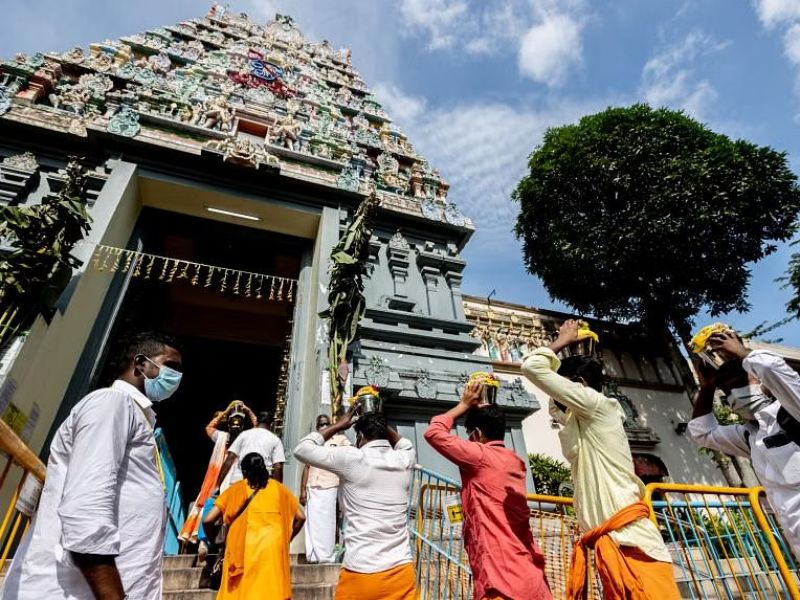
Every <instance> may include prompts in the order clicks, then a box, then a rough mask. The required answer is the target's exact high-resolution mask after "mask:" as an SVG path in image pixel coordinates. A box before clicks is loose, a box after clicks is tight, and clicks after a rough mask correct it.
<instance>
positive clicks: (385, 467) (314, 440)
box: [294, 432, 416, 573]
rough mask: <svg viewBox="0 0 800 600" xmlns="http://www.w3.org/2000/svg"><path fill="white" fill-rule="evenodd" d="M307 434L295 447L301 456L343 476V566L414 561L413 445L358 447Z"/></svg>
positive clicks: (370, 568)
mask: <svg viewBox="0 0 800 600" xmlns="http://www.w3.org/2000/svg"><path fill="white" fill-rule="evenodd" d="M323 444H324V440H323V438H322V436H321V435H320V434H319V433H317V432H313V433H310V434H308V435H307V436H306V437H304V438H303V439H302V440H300V443H299V444H297V448H295V449H294V456H295V458H297V460H299V461H302V462H304V463H307V464H309V465H311V466H312V467H319V468H320V469H325V470H327V471H330V472H331V473H335V474H336V475H338V476H339V478H340V480H341V485H340V487H339V501H340V503H341V506H342V511H343V513H344V517H345V519H346V520H347V526H346V527H345V530H344V548H345V553H344V563H343V566H344V568H345V569H348V570H350V571H355V572H357V573H379V572H381V571H386V570H388V569H392V568H394V567H397V566H399V565H402V564H405V563H410V562H412V558H411V545H410V544H409V541H408V529H407V526H408V493H409V489H410V488H411V480H412V477H413V468H414V462H415V459H416V456H415V452H414V446H413V444H412V443H411V442H410V441H409V440H407V439H405V438H402V439H400V440H399V441H398V442H397V444H395V447H394V448H392V447H391V446H390V445H389V442H388V441H386V440H376V441H373V442H369V443H368V444H364V445H363V446H362V447H361V448H355V447H354V446H344V447H343V446H338V447H335V446H325V445H323Z"/></svg>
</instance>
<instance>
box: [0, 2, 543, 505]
mask: <svg viewBox="0 0 800 600" xmlns="http://www.w3.org/2000/svg"><path fill="white" fill-rule="evenodd" d="M70 155H78V156H81V157H82V161H83V164H84V165H86V166H87V168H88V172H87V181H88V184H87V185H88V203H89V212H90V216H91V218H92V223H91V230H90V232H89V234H88V235H87V236H86V237H85V239H84V240H83V241H82V242H81V244H79V246H78V247H77V249H76V251H75V252H74V254H75V256H77V257H78V258H79V259H81V261H82V266H81V267H80V268H78V269H76V270H75V272H74V274H73V277H72V280H71V282H70V284H69V285H68V286H67V288H66V290H65V292H64V293H63V294H62V296H61V297H60V298H59V301H58V304H57V307H56V311H55V313H54V314H53V315H47V318H46V319H45V318H44V317H40V318H38V319H37V320H36V322H35V323H33V324H32V326H31V327H30V329H29V331H28V332H27V333H26V335H24V336H22V337H21V338H20V339H19V340H17V342H16V343H14V344H12V345H10V346H9V347H8V351H7V353H6V356H5V357H3V360H2V365H0V377H2V381H3V383H2V387H0V410H2V414H3V415H4V417H6V418H7V420H8V419H10V418H12V417H13V420H14V426H15V427H16V428H17V430H18V431H20V432H21V433H22V434H23V436H24V437H26V438H27V441H28V443H29V444H30V445H31V447H32V448H33V449H34V450H36V451H41V452H42V453H43V454H46V446H47V443H48V440H49V436H50V432H52V430H53V428H54V427H57V425H58V424H59V423H60V421H61V420H62V419H63V417H64V416H65V415H66V413H67V412H68V411H69V410H70V408H71V407H72V406H73V405H74V404H75V403H76V402H77V401H78V400H79V399H80V398H81V397H82V396H83V395H84V394H85V393H87V392H88V391H89V390H90V389H91V388H92V387H94V386H97V385H101V384H103V383H105V381H106V380H107V379H108V378H109V376H111V375H113V372H112V369H111V367H110V366H109V361H110V359H111V354H112V351H110V350H109V348H113V346H114V343H115V342H116V341H118V340H119V339H120V338H122V337H124V335H125V334H126V333H129V332H132V331H135V330H142V329H159V330H164V331H166V332H168V333H172V334H175V335H176V336H178V337H179V338H180V339H181V340H182V341H183V342H184V344H185V348H184V355H185V361H186V374H185V378H184V385H183V386H182V389H181V391H180V392H179V393H178V395H177V396H176V397H175V398H174V399H173V400H171V401H169V402H167V403H165V404H164V406H163V407H159V420H160V423H161V426H162V428H163V433H164V436H165V439H166V443H167V444H168V445H169V449H170V451H171V454H172V457H173V458H174V461H175V464H176V465H177V477H178V479H180V480H181V481H182V482H183V483H184V486H185V488H186V489H187V499H188V498H189V497H191V495H192V494H193V493H194V491H195V489H196V487H195V486H196V485H198V479H199V478H200V477H201V476H202V471H203V469H204V463H205V461H206V459H207V456H208V452H209V451H210V446H209V445H208V443H207V441H206V440H205V438H204V435H205V434H204V432H203V426H204V425H205V423H206V422H207V421H208V420H209V419H210V418H211V416H212V414H213V412H214V411H215V410H219V409H221V408H224V407H225V406H226V405H227V404H228V403H229V402H230V401H231V400H234V399H241V400H244V401H245V402H246V403H247V404H248V405H250V406H251V407H252V408H253V409H254V410H274V411H276V413H277V415H278V422H277V423H276V427H277V428H278V429H279V430H280V433H281V434H282V436H283V440H284V444H285V446H286V447H287V449H291V448H292V447H293V446H294V444H295V443H296V442H297V440H298V439H299V438H300V437H301V436H302V435H304V434H305V433H306V432H307V431H308V430H309V429H310V427H311V426H312V422H313V420H314V417H315V416H316V414H318V413H319V412H322V411H325V410H329V407H327V406H326V405H325V403H326V402H327V400H326V398H325V396H326V394H325V393H324V391H323V389H324V385H325V375H324V373H325V370H326V364H327V351H326V348H325V339H326V335H325V321H324V320H323V319H321V318H320V317H319V313H320V312H321V311H323V310H324V309H325V308H326V302H327V300H326V290H327V287H326V286H327V282H328V277H329V272H328V259H329V255H330V251H331V248H332V247H333V246H334V245H335V244H336V242H337V240H338V238H339V236H340V233H341V231H342V230H343V228H344V227H345V226H346V225H347V224H348V223H349V221H350V220H351V219H352V215H353V213H354V211H355V208H356V207H357V206H358V205H359V203H360V202H361V201H362V200H363V199H364V198H365V197H366V195H367V194H369V193H371V192H372V191H373V190H375V191H376V192H377V194H378V196H379V198H380V207H379V212H378V216H377V218H376V223H375V227H374V231H373V235H372V238H371V239H370V242H369V244H370V259H369V265H368V272H367V275H366V289H365V294H366V300H367V309H366V314H365V317H364V319H363V321H362V323H361V327H360V329H359V332H358V336H357V339H356V341H355V342H354V343H353V344H351V346H350V352H349V371H350V373H351V378H350V384H349V385H350V386H352V387H357V386H360V385H365V384H368V383H369V384H374V385H377V386H379V387H380V388H381V389H382V391H383V394H384V396H385V398H386V410H387V414H388V415H389V417H390V419H391V421H392V422H393V423H394V424H395V425H396V426H397V427H398V428H399V429H400V431H401V433H403V434H404V435H406V436H407V437H410V438H411V439H413V440H414V441H415V442H416V444H417V447H418V449H419V453H418V454H419V459H418V460H419V462H420V463H422V464H425V465H427V466H430V467H432V468H434V469H436V470H439V471H442V472H445V473H451V474H452V473H454V470H453V469H452V468H451V467H450V466H449V465H447V464H446V463H444V462H443V461H441V459H440V458H439V457H438V456H437V455H436V454H435V453H433V451H432V450H431V449H430V448H428V447H427V445H426V444H425V442H424V440H423V439H422V436H421V432H422V430H423V429H424V427H425V424H426V422H427V420H428V419H429V417H430V416H431V415H432V414H434V413H435V412H438V411H441V410H442V409H443V408H444V407H446V406H447V405H448V404H450V403H452V402H453V401H455V400H456V399H457V398H458V395H459V392H460V390H461V387H462V386H463V385H464V382H465V381H466V379H467V376H468V374H469V373H470V372H471V371H474V370H488V368H489V359H488V358H487V357H481V356H477V355H475V354H474V351H475V349H476V348H477V347H478V346H479V345H480V341H479V340H476V339H475V337H473V336H471V335H470V332H471V331H472V328H473V325H472V324H471V323H470V322H468V320H467V319H466V318H465V315H464V306H463V301H462V297H461V282H462V276H463V271H464V267H465V262H464V260H463V258H462V257H461V251H462V250H463V248H464V245H465V244H466V243H467V242H468V240H469V238H470V236H471V234H472V233H473V230H474V229H473V224H472V222H471V221H470V220H469V218H467V217H466V216H464V215H463V214H462V213H461V212H460V211H459V209H458V207H457V206H456V204H455V203H454V202H452V201H450V200H449V199H448V196H447V193H448V185H447V183H446V181H445V180H444V179H443V178H442V177H441V176H440V174H439V173H438V172H437V171H436V169H435V168H433V166H431V165H430V164H429V163H428V161H427V160H425V158H424V157H422V156H420V154H418V153H417V151H416V150H415V149H414V146H413V145H412V144H411V142H410V141H409V140H408V138H407V137H406V136H405V134H404V133H403V132H402V131H400V130H399V129H398V128H397V127H396V126H394V125H393V123H392V121H391V119H390V118H389V116H388V115H387V114H386V113H385V112H384V110H383V108H382V106H381V104H380V102H379V101H378V100H377V99H376V98H375V97H374V96H373V95H372V94H371V93H370V91H369V89H368V88H367V86H366V84H365V82H364V81H363V79H362V78H361V76H360V75H359V73H358V71H357V70H356V69H355V68H354V67H353V65H352V64H351V57H350V52H349V51H348V50H336V49H334V48H333V47H332V46H331V44H329V43H328V42H326V41H323V42H321V43H317V42H312V41H309V40H307V39H306V38H305V37H304V36H303V34H302V33H301V31H300V30H299V29H298V27H297V25H296V24H295V23H294V21H293V20H292V19H291V18H290V17H288V16H283V15H277V16H276V18H275V20H274V21H271V22H269V23H267V24H266V25H261V24H258V23H254V22H253V21H251V20H250V19H248V18H247V17H246V16H245V15H241V16H237V15H233V14H229V13H227V12H225V11H224V10H223V9H222V8H220V7H218V6H215V7H213V8H212V9H211V11H210V12H209V14H208V15H207V16H206V17H205V18H201V19H193V20H190V21H185V22H183V23H179V24H178V25H175V26H172V27H163V28H158V29H154V30H152V31H147V32H144V33H140V34H136V35H131V36H129V37H124V38H122V39H120V40H117V41H110V40H107V41H105V42H103V43H98V44H92V45H91V46H90V48H89V50H88V51H85V50H84V49H81V48H74V49H72V50H70V51H68V52H63V53H49V54H34V55H31V56H25V55H18V56H16V57H15V58H13V59H12V60H9V61H6V62H2V63H0V203H4V204H6V205H14V206H24V205H28V204H35V203H37V202H40V201H41V199H42V198H44V197H47V196H48V195H51V194H55V193H57V192H58V190H59V189H61V186H63V184H64V179H65V170H64V167H65V165H66V163H67V159H68V156H70ZM23 342H24V343H23ZM499 403H500V404H501V405H502V406H504V407H505V408H506V409H507V414H508V423H509V431H508V436H507V442H508V443H509V444H510V445H511V446H513V447H514V448H515V449H516V450H517V451H518V452H519V453H520V454H523V455H524V454H525V452H526V450H525V446H524V442H523V438H522V434H521V427H520V422H521V420H522V419H523V418H524V417H525V416H527V415H528V414H530V413H531V412H532V411H534V410H536V409H538V408H539V404H538V402H537V401H536V399H535V398H534V397H533V395H532V394H531V393H529V392H527V391H525V389H524V388H523V387H522V386H520V385H511V384H507V387H505V388H504V389H502V390H501V393H500V394H499ZM9 415H11V416H9ZM297 480H298V471H297V469H296V464H295V463H294V461H293V459H291V458H289V462H288V464H287V466H286V481H287V482H288V483H289V484H290V485H292V486H296V485H297Z"/></svg>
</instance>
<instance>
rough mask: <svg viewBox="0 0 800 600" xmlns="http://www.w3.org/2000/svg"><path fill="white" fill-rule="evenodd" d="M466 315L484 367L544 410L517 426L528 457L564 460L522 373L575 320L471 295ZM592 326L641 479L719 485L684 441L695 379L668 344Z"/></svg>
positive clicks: (639, 332) (634, 329) (636, 330)
mask: <svg viewBox="0 0 800 600" xmlns="http://www.w3.org/2000/svg"><path fill="white" fill-rule="evenodd" d="M464 309H465V313H466V316H467V319H468V320H469V321H470V322H471V323H472V324H473V325H474V329H473V332H472V335H473V337H475V339H476V340H477V341H479V342H480V347H479V348H478V349H477V350H476V352H477V353H478V354H479V355H480V356H481V357H485V358H488V359H489V360H490V362H491V365H492V368H493V370H494V372H495V373H496V374H497V375H498V377H500V378H501V379H502V380H504V382H505V383H506V384H510V385H511V388H512V390H517V391H518V392H519V393H520V394H522V393H530V394H533V395H534V396H535V397H536V398H537V399H538V401H539V403H540V405H541V406H543V407H544V409H543V410H538V411H536V412H534V413H532V414H531V415H530V416H528V417H527V418H526V419H525V420H524V421H523V427H522V429H523V433H524V437H525V445H526V448H527V450H528V452H530V453H537V454H545V455H547V456H550V457H552V458H555V459H558V460H560V461H564V460H565V459H564V455H563V454H562V452H561V446H560V443H559V440H558V432H559V430H560V428H561V426H560V425H559V424H558V423H556V422H554V420H553V419H552V418H551V417H550V414H549V412H548V410H547V406H548V402H549V398H547V397H546V396H545V395H544V393H543V392H542V391H541V390H539V389H537V388H536V387H535V386H534V385H533V384H532V383H531V382H530V381H528V380H527V379H526V378H525V377H524V376H522V374H521V372H520V366H521V363H522V359H523V357H524V356H525V355H526V354H527V353H528V352H530V351H532V350H533V349H535V348H537V347H539V346H546V345H547V344H548V343H549V342H550V341H551V340H552V339H554V337H555V335H556V334H557V332H558V328H559V327H560V326H561V324H562V323H563V322H564V321H565V320H566V319H569V318H576V317H574V316H572V315H567V314H563V313H558V312H554V311H548V310H541V309H536V308H531V307H527V306H521V305H518V304H511V303H508V302H502V301H495V300H491V301H489V300H487V299H485V298H476V297H472V296H468V297H465V298H464ZM590 325H591V328H592V330H593V331H596V332H597V333H598V334H599V336H600V344H599V345H598V349H599V352H600V356H601V359H602V362H603V367H604V369H605V373H606V376H607V378H608V380H609V383H608V386H607V389H606V394H608V395H610V396H612V397H614V398H616V399H617V400H619V402H620V404H621V405H622V408H623V409H624V411H625V414H626V415H627V419H626V421H625V430H626V432H627V434H628V440H629V442H630V446H631V451H632V453H633V458H634V466H635V468H636V472H637V474H638V475H639V477H640V478H641V479H642V480H644V481H645V482H651V481H674V482H691V483H701V484H702V483H704V484H710V485H725V478H724V476H723V474H722V473H721V472H720V470H719V468H718V467H717V466H716V464H715V463H714V461H713V460H712V459H711V457H710V456H709V455H707V454H703V453H701V452H700V451H699V450H698V449H697V447H695V446H694V444H692V442H691V441H690V440H689V439H688V438H687V437H686V435H685V424H686V423H687V422H688V421H689V419H690V417H691V413H692V402H691V395H690V394H691V393H692V391H693V390H694V380H693V378H692V374H691V372H690V371H689V369H688V367H687V363H686V361H685V359H684V358H683V357H682V356H681V354H680V352H679V350H678V348H677V346H676V345H675V342H674V341H673V339H672V338H671V337H670V336H667V335H663V336H659V335H658V334H653V332H647V331H645V330H644V329H643V328H641V327H639V326H636V325H621V324H616V323H609V322H605V321H595V320H591V321H590Z"/></svg>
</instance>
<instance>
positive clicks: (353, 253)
mask: <svg viewBox="0 0 800 600" xmlns="http://www.w3.org/2000/svg"><path fill="white" fill-rule="evenodd" d="M379 204H380V199H379V198H378V196H377V195H375V194H370V195H369V196H368V197H367V198H365V199H364V200H363V201H362V202H361V204H360V205H359V206H358V209H356V212H355V215H353V221H352V222H351V223H350V225H349V226H348V227H347V229H345V231H344V233H342V236H341V237H340V238H339V243H337V244H336V246H334V248H333V250H331V262H330V265H331V267H330V268H331V272H330V273H331V277H330V284H329V288H328V289H329V291H328V308H327V309H326V310H325V311H323V312H322V313H320V315H319V316H320V317H322V318H324V319H327V320H328V341H329V347H328V359H329V368H330V372H331V392H332V393H333V395H334V397H335V396H336V394H337V393H338V392H339V391H340V390H341V389H342V386H343V385H344V381H341V378H340V377H339V365H340V364H341V363H343V362H345V361H346V360H347V347H348V346H349V345H350V342H352V341H353V339H355V336H356V333H357V331H358V324H359V322H360V321H361V317H362V316H363V315H364V310H365V309H366V301H365V299H364V280H363V276H364V271H365V270H366V268H367V261H368V259H369V238H370V236H371V235H372V220H373V218H374V216H375V213H376V211H377V210H378V205H379ZM335 409H336V407H334V410H335Z"/></svg>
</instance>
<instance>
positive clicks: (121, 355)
mask: <svg viewBox="0 0 800 600" xmlns="http://www.w3.org/2000/svg"><path fill="white" fill-rule="evenodd" d="M167 347H170V348H175V350H177V351H178V352H180V347H179V346H178V342H177V341H176V340H175V338H173V337H171V336H169V335H166V334H163V333H158V332H155V331H145V332H142V333H137V334H135V335H132V336H131V337H129V338H127V339H125V340H123V341H122V343H121V350H120V351H119V352H118V353H117V356H116V358H115V359H114V361H113V365H114V370H115V373H114V376H115V377H116V376H119V375H122V374H123V373H124V372H125V371H127V370H128V368H129V367H130V366H131V363H132V362H133V359H134V358H136V357H137V356H139V355H140V354H142V355H144V356H146V357H148V358H152V357H154V356H158V355H159V354H163V353H164V350H165V349H166V348H167Z"/></svg>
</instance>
